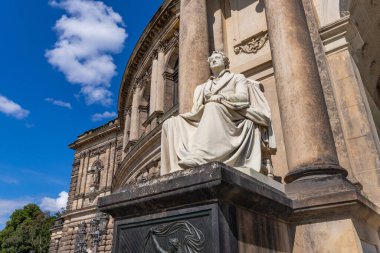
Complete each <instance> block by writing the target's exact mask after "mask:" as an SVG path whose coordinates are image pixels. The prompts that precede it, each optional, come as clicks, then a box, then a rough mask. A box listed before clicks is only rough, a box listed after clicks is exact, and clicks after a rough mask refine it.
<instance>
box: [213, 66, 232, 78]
mask: <svg viewBox="0 0 380 253" xmlns="http://www.w3.org/2000/svg"><path fill="white" fill-rule="evenodd" d="M227 72H228V73H230V70H229V69H223V70H222V71H221V72H220V73H219V75H218V76H211V77H210V79H211V80H214V79H218V78H221V77H222V76H223V75H224V74H225V73H227Z"/></svg>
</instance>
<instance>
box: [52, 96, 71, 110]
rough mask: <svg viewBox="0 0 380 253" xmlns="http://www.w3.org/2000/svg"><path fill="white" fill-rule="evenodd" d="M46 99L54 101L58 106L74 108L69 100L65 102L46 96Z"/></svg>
mask: <svg viewBox="0 0 380 253" xmlns="http://www.w3.org/2000/svg"><path fill="white" fill-rule="evenodd" d="M45 101H46V102H49V103H52V104H53V105H56V106H60V107H65V108H67V109H72V106H71V104H70V103H69V102H65V101H62V100H55V99H53V98H45Z"/></svg>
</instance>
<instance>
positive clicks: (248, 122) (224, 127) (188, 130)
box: [160, 51, 276, 175]
mask: <svg viewBox="0 0 380 253" xmlns="http://www.w3.org/2000/svg"><path fill="white" fill-rule="evenodd" d="M208 62H209V64H210V68H211V71H212V74H213V75H212V76H211V77H210V78H209V79H208V80H207V82H206V83H204V84H201V85H198V86H197V87H196V89H195V92H194V98H193V108H192V110H191V112H188V113H184V114H180V115H178V116H175V117H172V118H170V119H168V120H166V121H165V122H164V124H163V126H162V139H161V172H160V173H161V175H164V174H168V173H171V172H174V171H177V170H181V169H186V168H192V167H194V166H197V165H201V164H205V163H208V162H214V161H218V162H222V163H225V164H227V165H229V166H231V167H234V168H236V169H239V170H241V171H243V172H244V173H247V174H249V175H251V174H252V171H260V169H261V159H262V149H267V150H269V151H273V150H275V149H276V144H275V140H274V135H273V132H272V126H271V113H270V108H269V106H268V102H267V100H266V99H265V97H264V93H263V91H262V90H261V89H260V83H259V82H257V81H253V80H249V79H247V78H245V77H244V75H242V74H234V73H232V72H230V71H229V69H228V67H229V60H228V58H227V57H226V56H225V55H224V53H223V52H221V51H214V52H213V53H212V55H211V56H210V57H209V58H208Z"/></svg>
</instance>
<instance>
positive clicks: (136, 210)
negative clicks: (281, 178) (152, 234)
mask: <svg viewBox="0 0 380 253" xmlns="http://www.w3.org/2000/svg"><path fill="white" fill-rule="evenodd" d="M200 202H202V203H205V202H228V203H232V204H234V205H238V206H242V207H244V208H246V209H251V210H253V209H254V210H255V211H260V212H262V213H265V214H267V215H274V216H276V217H283V218H285V217H286V216H288V215H290V212H291V207H292V201H291V200H290V199H289V198H287V197H286V195H285V192H284V187H283V185H282V184H280V183H278V182H276V181H274V180H272V179H270V178H268V177H266V176H264V175H262V174H260V173H255V174H254V175H253V176H251V177H250V176H247V175H246V174H244V173H242V172H240V171H237V170H236V169H233V168H231V167H228V166H227V165H225V164H222V163H219V162H212V163H209V164H205V165H201V166H198V167H195V168H193V169H188V170H182V171H178V172H175V173H172V174H168V175H165V176H162V177H160V178H157V179H152V180H149V181H147V182H144V183H140V184H132V185H129V186H126V187H124V188H122V189H121V190H120V192H118V193H114V194H112V195H109V196H106V197H102V198H100V199H99V200H98V206H99V209H100V210H101V211H103V212H107V213H110V214H111V215H112V216H113V217H121V216H122V217H132V216H136V215H138V216H141V215H143V214H149V213H155V212H158V211H165V210H168V209H173V208H175V209H177V208H182V207H184V206H194V205H196V204H197V203H200Z"/></svg>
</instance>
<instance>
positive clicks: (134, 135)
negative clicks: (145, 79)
mask: <svg viewBox="0 0 380 253" xmlns="http://www.w3.org/2000/svg"><path fill="white" fill-rule="evenodd" d="M140 95H141V84H140V83H139V84H136V85H135V88H134V89H133V100H132V112H131V130H130V134H129V141H137V140H138V139H139V128H140V115H139V114H140V113H139V105H140V100H141V96H140Z"/></svg>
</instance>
